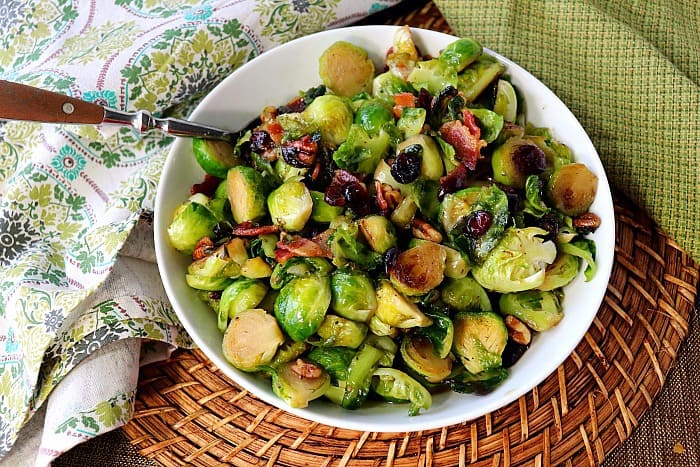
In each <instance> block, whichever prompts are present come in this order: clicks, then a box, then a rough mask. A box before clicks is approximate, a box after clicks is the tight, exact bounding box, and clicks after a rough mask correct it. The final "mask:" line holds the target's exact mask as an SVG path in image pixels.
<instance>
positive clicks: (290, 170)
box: [273, 157, 309, 183]
mask: <svg viewBox="0 0 700 467" xmlns="http://www.w3.org/2000/svg"><path fill="white" fill-rule="evenodd" d="M273 170H274V172H275V176H276V178H277V179H278V180H279V181H280V182H282V183H284V182H286V181H287V180H300V179H302V178H303V177H304V176H305V175H306V174H307V173H309V169H308V168H307V167H294V166H293V165H291V164H288V163H287V162H286V161H285V160H284V158H283V157H280V158H278V159H277V160H276V161H275V165H274V169H273Z"/></svg>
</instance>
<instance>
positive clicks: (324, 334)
mask: <svg viewBox="0 0 700 467" xmlns="http://www.w3.org/2000/svg"><path fill="white" fill-rule="evenodd" d="M316 334H318V337H319V339H316V338H314V337H311V338H309V342H310V343H311V344H313V345H317V346H320V347H348V348H350V349H356V348H358V347H359V346H360V344H362V342H363V341H364V340H365V336H366V335H367V325H366V324H364V323H358V322H357V321H352V320H349V319H346V318H342V317H340V316H336V315H326V318H325V319H324V320H323V322H322V323H321V326H319V328H318V330H317V331H316Z"/></svg>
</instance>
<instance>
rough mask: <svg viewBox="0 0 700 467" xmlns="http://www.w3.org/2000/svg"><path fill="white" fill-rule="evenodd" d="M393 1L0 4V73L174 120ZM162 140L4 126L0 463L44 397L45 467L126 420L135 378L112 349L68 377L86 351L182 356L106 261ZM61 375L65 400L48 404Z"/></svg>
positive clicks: (142, 199) (154, 180) (166, 141)
mask: <svg viewBox="0 0 700 467" xmlns="http://www.w3.org/2000/svg"><path fill="white" fill-rule="evenodd" d="M399 1H400V0H373V1H372V0H362V1H360V0H326V1H321V0H292V1H283V0H246V1H243V0H238V1H236V0H229V1H224V0H220V1H215V0H110V1H101V0H100V1H98V0H85V1H81V2H76V1H74V0H31V1H26V0H4V1H2V2H0V79H4V80H9V81H17V82H22V83H25V84H30V85H33V86H37V87H41V88H44V89H48V90H51V91H56V92H60V93H63V94H67V95H71V96H74V97H79V98H82V99H84V100H87V101H90V102H96V103H99V104H101V105H105V106H109V107H114V108H118V109H123V110H129V111H131V110H136V109H145V110H149V111H152V112H154V113H155V114H157V115H163V116H175V117H186V116H187V115H188V113H189V112H190V111H191V110H192V109H193V108H194V106H195V105H196V104H197V102H198V101H199V100H200V99H201V98H202V97H203V96H204V95H206V93H207V92H208V91H209V90H211V89H212V88H213V87H214V86H215V85H216V84H217V83H218V82H219V81H221V80H222V79H223V78H224V77H225V76H227V75H228V74H230V73H231V71H232V70H234V69H235V68H237V67H238V66H240V65H241V64H243V63H245V62H246V61H248V60H250V59H252V58H254V57H256V56H257V55H259V54H261V53H263V52H264V51H266V50H269V49H271V48H273V47H275V46H276V45H279V44H281V43H283V42H286V41H289V40H292V39H294V38H295V37H298V36H301V35H305V34H310V33H313V32H316V31H319V30H322V29H327V28H332V27H339V26H343V25H346V24H349V23H352V22H355V21H357V20H358V19H360V18H362V17H364V16H367V15H368V14H371V13H373V12H375V11H379V10H382V9H384V8H386V7H389V6H391V5H393V4H395V3H398V2H399ZM0 105H2V103H0ZM232 105H233V103H232ZM171 142H172V139H171V138H168V137H164V136H162V135H158V134H153V135H149V136H148V137H143V138H140V137H138V136H136V135H135V134H134V133H133V132H132V131H131V130H129V129H120V130H114V129H109V128H106V127H105V128H101V129H100V128H95V127H91V126H67V125H66V126H59V125H54V126H52V125H41V124H36V123H26V122H4V123H0V457H2V456H4V455H5V454H7V452H8V451H9V450H10V449H11V448H12V446H13V444H14V443H15V441H16V438H17V435H18V432H19V431H20V429H21V428H22V427H23V426H24V425H25V424H26V422H27V421H28V420H29V419H30V417H31V416H32V415H33V414H34V412H35V411H36V410H37V409H38V408H39V407H41V406H42V405H43V404H45V403H46V404H48V405H49V407H50V408H51V406H54V407H55V408H58V409H55V410H52V413H53V415H52V417H53V421H52V423H51V426H50V432H48V433H47V430H49V424H48V418H49V417H48V416H47V427H46V428H45V432H44V443H43V444H42V449H41V453H42V454H41V455H40V456H39V458H38V460H37V463H38V464H41V465H46V464H48V463H50V462H51V459H53V458H55V457H57V456H58V455H60V453H61V452H64V451H65V450H67V449H69V448H70V447H71V446H73V445H75V444H77V443H78V442H80V441H82V440H84V439H87V438H90V437H93V436H96V435H98V434H100V433H103V432H105V431H108V430H111V429H114V428H116V427H118V426H121V425H122V424H124V423H125V422H126V421H128V419H129V418H130V416H131V414H132V411H133V396H134V388H135V381H133V375H132V374H129V375H124V377H123V378H122V377H121V376H120V374H115V373H114V372H113V371H112V370H114V368H115V360H114V358H113V357H110V356H108V354H105V357H104V358H94V359H88V360H90V371H89V372H85V371H83V372H82V373H81V372H80V366H81V362H84V361H85V362H87V360H85V359H86V357H88V356H89V355H92V354H94V353H95V351H97V350H98V349H103V350H105V347H106V346H107V344H109V343H118V342H124V341H125V340H126V339H129V338H138V339H139V342H140V345H137V346H134V345H127V346H123V349H125V350H124V352H127V353H130V352H131V353H133V352H138V351H139V350H141V352H142V353H143V349H144V348H149V347H151V346H152V344H151V343H152V342H162V343H165V344H164V345H166V346H170V347H168V348H172V346H181V347H190V346H192V342H191V340H190V339H189V337H188V336H187V334H186V333H185V332H184V330H183V329H182V328H181V326H180V324H179V322H178V320H177V318H176V316H175V315H174V313H173V311H172V309H171V308H170V306H169V304H168V303H167V300H165V299H164V297H163V296H162V295H161V294H160V293H159V292H154V293H151V294H149V293H148V290H146V291H145V293H143V294H141V293H134V292H131V293H130V292H129V291H130V290H132V291H138V290H141V288H140V287H135V286H134V287H133V288H131V289H130V286H131V285H135V281H136V280H137V278H138V275H134V274H130V273H126V272H125V269H124V267H122V266H120V264H121V263H117V257H118V254H119V252H120V250H121V249H122V248H123V246H124V243H125V242H126V241H127V239H129V241H130V242H131V241H138V240H134V238H135V237H133V236H132V237H130V236H129V234H130V232H131V230H132V228H133V227H134V226H135V225H136V224H137V221H138V220H139V218H141V217H142V215H143V214H144V213H147V212H148V211H150V210H152V208H153V202H154V199H155V192H156V188H157V186H158V179H159V175H160V170H161V167H162V164H163V162H164V159H165V157H166V155H167V152H168V148H169V147H170V144H171ZM136 238H138V237H136ZM136 261H138V260H136ZM127 271H128V269H127ZM110 274H113V275H114V276H110ZM108 278H109V280H110V281H116V282H118V286H110V287H107V286H106V284H108V283H109V282H106V281H107V280H108ZM112 345H115V346H116V344H112ZM134 349H136V350H134ZM161 350H162V348H161ZM154 355H156V356H158V357H160V356H162V355H164V354H163V352H162V351H160V352H157V353H156V354H154ZM158 357H156V358H158ZM136 362H138V358H136V359H133V358H132V366H136V365H137V363H136ZM69 372H71V375H70V376H71V378H67V375H68V373H69ZM80 374H82V375H83V376H82V377H79V378H76V377H74V376H75V375H80ZM64 379H65V380H66V381H65V382H66V383H70V384H69V386H68V387H67V388H66V387H64V386H62V387H61V388H62V389H61V396H60V397H61V398H63V399H61V400H49V402H47V399H50V398H51V394H52V391H53V390H54V388H56V386H57V385H58V384H59V383H60V382H61V381H62V380H64ZM69 379H70V381H69ZM110 382H113V383H114V384H111V383H110ZM115 388H118V389H115ZM96 389H99V390H96ZM71 395H72V396H75V399H80V400H81V404H79V407H78V405H76V404H73V403H71V402H72V401H69V400H67V399H66V397H68V398H70V397H71ZM61 407H64V409H61Z"/></svg>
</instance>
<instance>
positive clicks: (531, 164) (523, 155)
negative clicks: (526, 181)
mask: <svg viewBox="0 0 700 467" xmlns="http://www.w3.org/2000/svg"><path fill="white" fill-rule="evenodd" d="M511 157H512V159H513V163H514V164H515V167H516V168H517V169H518V172H520V173H521V174H525V175H533V174H539V173H542V172H543V171H544V169H546V168H547V159H546V157H545V155H544V152H543V151H542V149H540V148H539V146H537V145H535V144H521V145H518V146H517V147H516V148H514V149H513V153H512V155H511Z"/></svg>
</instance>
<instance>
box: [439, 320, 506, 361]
mask: <svg viewBox="0 0 700 467" xmlns="http://www.w3.org/2000/svg"><path fill="white" fill-rule="evenodd" d="M453 321H454V326H455V335H454V341H453V343H452V350H453V352H454V353H455V355H457V356H458V357H459V359H460V361H461V362H462V365H464V367H465V368H466V369H467V370H468V371H469V372H470V373H472V374H478V373H481V372H482V371H484V370H488V369H491V368H496V367H499V366H501V354H503V349H505V347H506V342H507V341H508V329H507V328H506V325H505V323H504V322H503V318H501V317H500V316H499V315H497V314H496V313H494V312H491V311H480V312H469V311H467V312H460V313H457V314H456V315H455V317H454V320H453Z"/></svg>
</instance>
